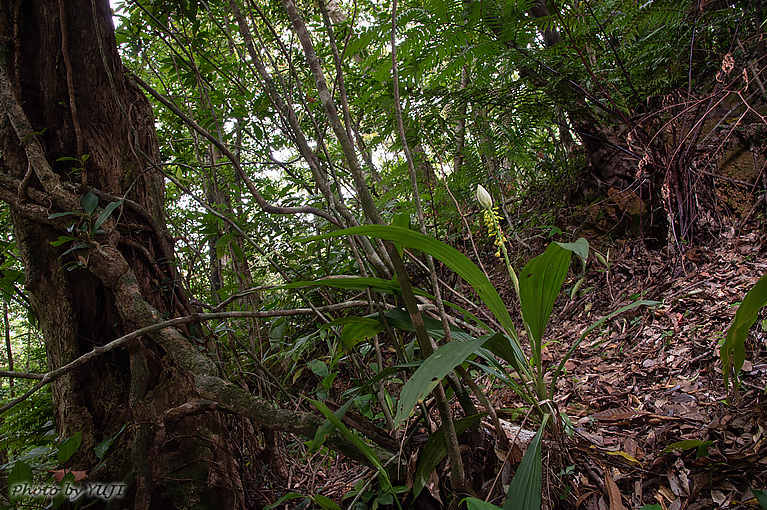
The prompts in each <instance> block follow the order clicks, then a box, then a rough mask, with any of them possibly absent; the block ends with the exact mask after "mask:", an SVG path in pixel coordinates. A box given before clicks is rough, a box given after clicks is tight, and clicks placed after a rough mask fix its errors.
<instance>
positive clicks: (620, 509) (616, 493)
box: [605, 469, 626, 510]
mask: <svg viewBox="0 0 767 510" xmlns="http://www.w3.org/2000/svg"><path fill="white" fill-rule="evenodd" d="M605 489H607V496H608V498H609V499H610V510H626V507H625V506H623V502H622V501H621V490H620V489H619V488H618V485H617V484H616V483H615V482H614V481H613V479H612V477H611V476H610V472H609V470H608V469H605Z"/></svg>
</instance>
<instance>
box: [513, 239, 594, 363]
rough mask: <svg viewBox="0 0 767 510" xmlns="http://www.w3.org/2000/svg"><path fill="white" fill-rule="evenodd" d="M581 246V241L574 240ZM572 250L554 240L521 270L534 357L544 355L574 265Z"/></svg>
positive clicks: (523, 303)
mask: <svg viewBox="0 0 767 510" xmlns="http://www.w3.org/2000/svg"><path fill="white" fill-rule="evenodd" d="M570 244H572V245H573V246H574V247H577V248H580V247H581V244H578V243H570ZM571 257H572V250H571V249H570V248H569V247H562V246H561V245H560V244H559V243H551V244H550V245H549V246H548V247H547V248H546V251H545V252H543V253H542V254H541V255H538V256H537V257H535V258H534V259H532V260H531V261H530V262H528V263H527V264H526V265H525V267H524V268H522V271H521V272H520V274H519V302H520V306H521V308H522V317H523V318H524V320H525V323H526V324H527V327H528V329H529V331H530V334H531V336H532V338H531V339H530V342H531V344H532V346H533V358H534V359H537V356H539V355H540V346H541V340H542V339H543V334H544V332H545V330H546V324H547V323H548V321H549V317H550V316H551V311H552V310H553V309H554V301H555V300H556V299H557V296H558V295H559V292H560V290H562V284H563V283H564V281H565V276H566V275H567V268H568V266H569V265H570V258H571Z"/></svg>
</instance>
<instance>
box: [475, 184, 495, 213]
mask: <svg viewBox="0 0 767 510" xmlns="http://www.w3.org/2000/svg"><path fill="white" fill-rule="evenodd" d="M477 201H478V202H479V205H481V206H482V207H484V208H485V209H490V208H492V207H493V197H491V196H490V193H488V192H487V190H486V189H485V188H484V187H483V186H482V185H481V184H478V185H477Z"/></svg>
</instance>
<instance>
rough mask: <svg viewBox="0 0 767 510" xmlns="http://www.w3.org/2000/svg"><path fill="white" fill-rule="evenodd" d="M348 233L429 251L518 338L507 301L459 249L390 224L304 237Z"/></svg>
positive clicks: (335, 235)
mask: <svg viewBox="0 0 767 510" xmlns="http://www.w3.org/2000/svg"><path fill="white" fill-rule="evenodd" d="M347 235H366V236H370V237H377V238H380V239H385V240H387V241H392V242H396V243H402V244H403V245H405V246H409V247H411V248H415V249H416V250H419V251H422V252H424V253H428V254H429V255H431V256H432V257H434V258H436V259H438V260H440V261H442V262H443V263H444V264H445V265H447V266H448V267H449V268H450V269H452V270H453V271H455V272H456V273H457V274H458V275H459V276H460V277H461V278H463V279H464V280H466V282H468V283H469V284H470V285H471V286H472V287H474V290H476V291H477V294H478V295H479V297H480V299H482V301H483V302H484V303H485V305H487V307H488V308H489V309H490V311H491V312H492V313H493V315H495V317H496V318H497V319H498V322H500V323H501V326H503V328H504V329H505V330H506V332H507V333H508V334H509V335H510V336H511V337H512V338H515V339H516V338H517V332H516V329H515V328H514V323H513V322H512V321H511V316H510V315H509V311H508V310H507V309H506V305H505V304H504V303H503V300H502V299H501V296H500V295H499V294H498V291H496V290H495V288H494V287H493V284H492V283H490V280H488V279H487V277H486V276H485V274H484V273H483V272H482V271H480V269H479V268H478V267H477V266H476V265H475V264H474V263H473V262H472V261H471V260H469V258H468V257H466V255H464V254H463V253H461V252H460V251H458V250H456V249H455V248H453V247H451V246H448V245H446V244H445V243H443V242H441V241H438V240H436V239H432V238H431V237H428V236H425V235H422V234H419V233H418V232H413V231H412V230H408V229H404V228H401V227H394V226H390V225H361V226H359V227H352V228H347V229H344V230H339V231H338V232H331V233H329V234H324V235H321V236H313V237H306V238H304V240H305V241H312V240H315V239H326V238H329V237H342V236H347Z"/></svg>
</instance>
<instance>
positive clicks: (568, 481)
mask: <svg viewBox="0 0 767 510" xmlns="http://www.w3.org/2000/svg"><path fill="white" fill-rule="evenodd" d="M588 240H589V242H590V245H591V248H592V250H598V251H599V252H600V253H601V254H603V255H605V259H606V261H607V265H605V264H603V263H602V262H600V261H599V260H598V259H597V258H596V257H594V256H593V255H592V256H590V258H589V262H588V265H587V267H586V270H585V279H584V281H583V282H582V284H581V286H580V287H579V289H578V291H577V292H576V295H575V296H574V297H571V291H572V288H573V286H574V284H575V282H576V281H577V279H580V278H581V277H582V276H584V275H583V273H577V272H575V273H574V272H573V271H571V272H570V274H569V275H568V280H567V281H566V282H565V290H564V291H563V293H562V295H561V296H560V298H559V299H558V300H557V302H556V304H555V307H554V312H553V314H552V318H551V320H550V321H549V328H548V330H547V332H546V335H545V339H546V340H548V341H549V343H548V344H547V346H546V347H545V348H544V353H543V357H544V361H545V362H548V363H550V364H554V363H558V362H559V361H560V360H561V359H562V356H563V355H564V353H565V352H566V351H567V349H568V348H569V347H570V345H571V344H572V342H573V341H574V340H575V339H577V338H578V337H579V336H580V334H581V332H582V331H583V330H584V329H585V328H586V327H588V326H590V325H591V324H593V323H594V322H595V321H597V320H599V319H601V318H603V317H605V316H607V315H609V314H610V313H611V312H613V311H615V310H617V309H618V308H620V307H622V306H624V305H627V304H629V303H631V302H633V301H636V300H637V299H646V300H653V301H657V302H659V304H658V305H656V306H654V307H643V308H634V309H632V310H630V311H628V312H626V313H624V314H622V315H618V316H616V317H614V318H613V319H611V320H609V321H608V322H606V323H605V324H603V325H602V326H601V327H599V328H597V329H595V330H594V331H592V332H591V333H590V334H589V335H588V336H587V337H586V338H585V340H584V341H583V343H582V344H581V346H580V347H579V348H578V349H577V350H576V351H575V352H574V354H573V356H572V358H571V359H570V360H569V361H568V362H567V363H566V365H565V368H566V370H567V373H566V374H565V375H564V376H563V377H561V378H560V380H559V383H558V385H557V391H556V392H555V399H554V400H555V402H556V405H557V408H558V410H559V412H560V413H563V414H566V415H567V416H568V417H569V418H570V420H571V421H572V423H573V425H574V427H573V428H574V430H573V431H572V435H570V436H567V437H563V438H561V439H560V440H559V441H557V440H555V439H554V438H552V437H548V436H547V437H546V438H545V439H544V442H543V448H542V450H543V488H544V489H543V504H542V508H544V509H548V510H553V509H570V508H577V509H583V510H625V509H627V508H631V509H639V508H641V507H643V506H645V505H658V506H655V507H654V508H659V509H661V510H681V509H689V510H698V509H709V508H728V509H736V508H752V509H754V508H759V506H758V503H757V501H756V499H755V498H754V495H753V492H752V489H761V490H764V489H765V488H766V487H767V416H766V415H767V409H765V403H767V398H766V397H765V388H767V342H766V340H767V323H765V324H762V321H758V322H757V324H756V325H755V326H754V327H753V328H752V331H751V333H750V337H749V342H748V343H747V357H746V362H745V364H744V366H743V371H742V373H741V378H740V392H739V397H740V398H739V402H738V403H735V401H734V399H733V393H732V391H731V390H730V391H729V392H728V390H727V388H725V386H724V383H723V376H722V363H721V360H720V359H719V341H720V339H722V338H723V336H724V335H725V332H726V330H727V327H728V326H729V324H730V323H731V321H732V318H733V316H734V315H735V311H736V309H737V305H738V304H739V303H740V301H741V300H742V299H743V297H744V296H745V294H746V293H747V292H748V291H749V290H750V289H751V287H752V286H753V285H754V284H755V283H756V282H757V280H758V279H759V278H760V277H761V276H762V275H764V274H767V233H766V232H765V231H764V228H763V227H762V226H761V225H754V228H753V229H750V230H748V229H736V228H734V227H730V228H725V229H723V231H722V232H721V234H720V235H718V236H716V238H715V239H714V240H712V241H711V242H709V243H707V245H706V247H705V248H690V249H688V250H687V251H686V252H685V253H684V255H682V256H669V254H668V250H667V249H665V248H664V249H661V250H650V249H647V248H646V247H645V246H644V244H643V243H642V242H641V241H636V240H630V241H621V240H617V241H611V242H607V241H605V238H604V237H603V236H602V237H599V236H594V238H591V239H588ZM548 242H550V239H549V238H548V237H547V236H545V235H543V236H538V237H535V238H532V239H525V243H524V244H525V246H526V248H524V251H525V252H526V253H519V254H518V255H519V257H520V259H524V260H527V259H528V258H530V257H532V256H534V255H536V254H538V253H541V252H543V250H544V249H545V246H546V244H548ZM524 260H522V262H524ZM492 264H502V263H501V262H500V261H498V260H497V259H495V258H494V257H492V255H489V256H488V258H487V261H485V265H486V267H487V268H488V269H490V273H491V274H492V275H493V276H492V280H493V284H494V285H495V286H496V288H497V289H499V291H500V292H501V294H502V297H503V298H504V300H505V302H507V303H513V302H515V299H516V298H515V296H514V295H513V290H512V287H511V284H510V282H508V281H507V277H505V276H504V275H505V269H504V268H500V270H493V268H492ZM572 267H573V268H576V267H577V268H578V269H581V267H582V266H580V265H579V264H576V263H573V265H572ZM495 269H499V268H495ZM509 308H510V309H511V310H512V312H513V309H514V307H512V306H510V307H509ZM517 314H518V312H517ZM518 319H519V317H517V318H516V319H515V320H516V322H519V320H518ZM522 343H523V345H524V343H525V339H524V338H522ZM476 375H477V382H478V384H479V385H480V386H481V387H483V389H484V390H485V391H486V392H487V394H488V395H489V397H490V398H491V400H492V402H493V404H494V407H496V408H497V409H499V415H500V416H501V418H503V419H504V420H503V421H505V422H506V423H507V424H509V425H516V426H519V425H521V426H522V427H526V428H527V429H531V433H530V434H527V435H526V434H524V433H521V434H520V433H518V432H517V431H518V430H519V428H517V429H516V431H514V432H509V431H507V436H508V437H509V439H510V440H512V441H514V442H515V443H514V444H513V446H512V447H511V453H510V454H509V452H508V451H502V450H499V449H497V448H496V449H495V451H493V450H494V448H493V443H492V441H493V440H492V438H493V437H494V435H495V432H494V431H493V427H492V425H491V423H490V420H489V419H487V418H486V419H485V421H484V422H483V427H484V430H485V444H483V445H481V446H480V447H477V446H474V447H470V448H469V447H464V458H465V462H466V469H467V474H468V475H469V476H470V478H471V486H472V487H473V488H474V490H476V491H477V493H478V495H479V496H480V497H482V498H483V499H486V500H488V501H491V502H492V503H495V504H496V505H499V506H500V505H502V504H503V500H504V499H505V494H504V486H508V484H509V482H510V480H511V478H512V477H513V475H514V473H515V471H516V469H517V467H518V465H519V461H520V459H521V457H522V454H523V451H524V450H525V449H526V443H525V441H524V438H525V437H526V438H527V441H529V440H530V436H532V431H534V430H535V425H533V424H532V423H530V422H529V421H525V420H524V416H525V413H524V412H523V411H521V412H520V411H519V410H520V409H526V408H527V406H526V404H525V402H523V401H522V400H521V399H520V398H519V397H517V395H516V394H514V393H513V392H512V391H511V390H508V389H505V387H502V386H500V385H499V384H498V383H497V382H496V381H494V380H492V379H491V378H490V377H489V376H484V375H480V374H476ZM478 407H480V410H481V406H478ZM423 432H426V431H423ZM421 435H422V436H424V437H426V434H421ZM417 455H418V452H417V451H416V452H415V453H413V458H412V460H415V459H416V458H417ZM290 464H292V465H291V466H290V467H289V470H290V471H291V476H290V479H291V480H292V482H290V481H289V482H288V485H287V487H285V486H283V487H282V488H281V489H280V488H278V487H273V489H274V492H271V494H273V495H275V496H276V495H277V494H284V493H285V491H290V490H299V491H301V492H302V493H307V492H306V491H307V490H308V491H309V493H312V492H313V491H321V492H322V494H324V495H326V496H328V497H331V498H333V499H334V500H335V501H339V502H340V503H341V506H342V507H343V508H346V507H347V505H348V504H349V501H350V499H349V491H350V489H351V487H352V486H353V485H354V484H355V482H357V484H358V485H359V483H360V480H362V479H372V478H374V472H373V471H371V470H370V469H365V470H363V471H362V472H360V471H359V466H358V465H356V464H354V463H352V462H350V461H344V460H343V459H339V460H338V461H335V462H333V463H331V464H327V463H326V464H325V465H324V467H323V464H322V460H320V461H319V463H318V464H314V463H313V462H312V461H311V460H310V463H309V465H307V464H306V463H303V464H302V463H300V462H296V463H290ZM313 466H314V467H313ZM411 475H412V473H411ZM307 480H310V481H311V483H310V484H309V485H310V486H311V487H309V488H307V487H306V483H307ZM405 483H407V482H405ZM448 485H449V467H448V466H445V463H444V462H443V463H442V465H441V466H440V467H439V468H438V469H437V470H436V471H435V472H434V473H433V474H432V478H431V479H430V482H429V483H427V484H426V487H425V488H426V489H427V490H424V491H423V493H427V492H428V493H429V494H428V496H429V498H428V500H429V501H426V500H424V499H423V498H421V499H420V500H418V501H416V502H415V503H408V501H409V500H410V499H409V498H406V500H405V503H404V504H405V507H407V508H425V509H426V508H428V509H432V508H443V507H445V506H444V504H443V502H446V501H447V499H446V497H447V492H448V490H447V489H446V486H448ZM299 487H300V488H299ZM301 489H304V490H301ZM344 495H346V498H344V499H343V500H342V498H343V497H344ZM266 499H271V500H272V501H274V496H272V497H267V498H266ZM370 501H373V500H370ZM380 503H381V507H383V508H394V507H390V506H387V505H385V504H383V503H384V501H383V500H381V501H380ZM359 504H363V503H361V502H360V503H358V505H359ZM365 507H366V506H364V505H363V506H355V508H365ZM280 508H282V507H280ZM367 508H370V507H369V506H367ZM461 508H465V506H462V507H461Z"/></svg>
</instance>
